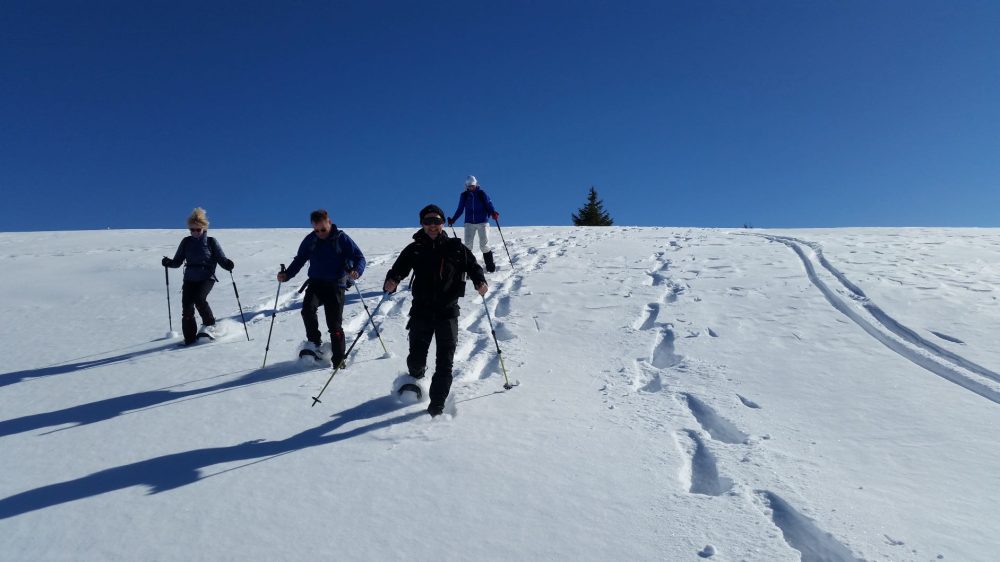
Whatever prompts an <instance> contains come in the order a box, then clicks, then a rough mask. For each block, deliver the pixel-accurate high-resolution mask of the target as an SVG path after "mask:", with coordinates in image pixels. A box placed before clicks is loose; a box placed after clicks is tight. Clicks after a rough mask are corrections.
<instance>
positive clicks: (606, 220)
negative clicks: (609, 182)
mask: <svg viewBox="0 0 1000 562" xmlns="http://www.w3.org/2000/svg"><path fill="white" fill-rule="evenodd" d="M573 224H574V225H576V226H611V225H613V224H615V221H613V220H611V215H609V214H608V213H607V211H605V210H604V202H603V201H601V200H600V199H598V198H597V190H596V189H594V186H590V195H588V196H587V204H586V205H584V206H583V207H580V210H579V211H578V212H576V213H573Z"/></svg>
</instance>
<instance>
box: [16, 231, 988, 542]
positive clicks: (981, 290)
mask: <svg viewBox="0 0 1000 562" xmlns="http://www.w3.org/2000/svg"><path fill="white" fill-rule="evenodd" d="M412 232H413V231H412V230H407V229H357V230H353V231H350V232H349V233H350V234H351V236H352V237H353V238H354V239H355V240H356V241H357V242H358V244H359V245H360V246H361V247H362V249H363V250H364V251H365V253H366V255H367V256H368V258H369V261H370V265H369V269H368V272H367V274H366V275H365V276H364V277H363V278H362V279H361V285H360V287H361V290H362V292H363V294H364V297H365V298H366V300H367V303H368V306H369V308H370V309H374V307H375V306H376V304H377V303H378V302H379V300H380V298H381V293H380V287H381V280H382V278H383V277H384V275H385V271H386V270H387V269H388V267H389V265H390V264H391V263H392V260H393V259H394V258H395V255H396V254H397V252H398V251H399V250H400V249H402V247H403V246H404V245H405V244H406V243H407V242H408V241H409V239H410V234H412ZM305 233H306V232H305V231H303V230H213V235H214V236H216V237H217V238H218V239H219V241H220V242H221V243H222V245H223V247H224V249H225V251H226V253H227V254H228V255H229V256H230V257H232V258H233V259H234V260H235V261H236V264H237V267H236V270H235V272H234V273H235V277H234V280H235V282H236V284H237V286H238V289H239V295H240V299H241V301H242V304H243V308H244V310H245V314H244V316H245V318H246V320H247V326H248V331H249V334H250V337H251V338H252V341H247V338H246V335H245V334H244V330H243V326H242V324H241V323H240V314H239V309H238V308H237V304H236V297H235V295H234V291H233V286H232V285H233V282H232V281H231V280H230V278H229V276H228V275H227V274H225V272H222V271H220V274H222V275H224V276H220V283H219V284H218V285H216V287H215V290H214V291H213V292H212V294H211V296H210V299H209V300H210V302H211V304H212V306H213V308H214V309H215V311H216V314H217V315H218V316H219V317H220V318H224V320H223V323H224V324H225V326H226V327H227V335H226V336H225V337H224V338H222V339H221V340H220V341H217V342H215V343H212V344H207V345H200V346H197V347H193V348H178V347H177V346H176V345H175V344H176V340H170V339H165V338H164V334H165V333H166V332H167V331H168V319H167V298H166V297H167V289H166V285H165V279H164V274H163V269H162V268H161V267H160V266H159V259H160V256H162V255H165V254H172V252H173V250H174V248H176V244H177V243H178V242H179V240H180V237H181V236H183V234H184V233H183V232H179V231H100V232H59V233H18V234H0V265H2V270H3V271H4V273H5V275H4V276H3V277H0V295H3V296H2V300H0V303H2V304H0V318H2V320H3V322H2V323H0V336H2V342H3V361H4V365H3V367H0V559H2V560H230V559H232V560H236V559H239V560H316V559H343V560H356V559H359V560H397V559H407V560H441V559H445V560H525V559H527V560H633V559H634V560H699V559H702V558H709V559H711V560H727V561H735V560H762V561H781V560H798V559H800V558H801V559H802V560H853V559H859V558H860V559H866V560H921V561H923V560H937V559H943V560H963V561H967V560H994V559H996V557H997V553H998V552H1000V546H998V543H997V539H996V537H997V536H1000V517H997V515H998V513H1000V511H998V509H1000V508H998V507H997V506H998V505H1000V447H998V445H1000V442H998V441H1000V439H998V437H997V432H996V428H997V427H1000V375H998V373H1000V350H998V349H997V346H996V345H994V341H995V339H996V334H997V333H998V332H1000V303H998V301H997V295H998V291H997V286H998V282H1000V269H998V267H1000V266H998V264H1000V232H997V231H996V230H948V229H903V230H899V229H896V230H882V229H842V230H817V231H806V230H801V231H756V230H755V231H723V230H698V229H675V228H591V229H577V228H554V227H545V228H509V229H505V230H504V235H505V236H506V239H507V243H508V245H509V250H510V254H511V256H512V257H513V264H511V263H510V262H509V261H508V260H507V254H506V252H505V251H504V249H503V247H502V246H501V244H500V240H499V237H495V238H496V240H495V242H496V249H497V256H498V260H497V261H498V263H499V264H500V267H501V269H500V271H498V272H497V273H494V274H491V275H489V278H490V282H491V290H490V292H489V293H488V295H487V298H486V299H485V306H486V307H488V310H489V312H490V315H491V317H492V320H493V323H494V327H495V330H496V334H497V337H498V340H499V345H500V347H501V349H502V351H503V357H504V364H505V366H506V369H507V372H508V374H509V377H510V379H511V380H518V381H520V383H521V384H520V386H517V387H515V388H514V389H512V390H509V391H504V388H503V383H504V377H503V374H502V373H501V366H500V362H499V361H498V358H497V354H496V347H495V344H494V341H493V339H492V337H491V335H490V325H489V319H488V318H487V315H486V313H485V312H486V311H485V310H484V304H483V302H484V301H483V300H481V299H479V298H478V297H477V298H473V297H472V295H473V294H474V293H473V292H472V291H471V290H470V291H469V295H470V296H468V297H467V298H466V299H465V300H464V301H463V303H462V306H463V311H462V318H461V319H460V321H459V327H460V339H459V347H458V352H457V355H456V382H455V386H454V391H453V396H454V399H453V401H452V403H451V404H450V405H449V407H448V410H447V411H448V412H449V414H448V415H446V416H443V417H441V418H437V419H434V420H431V419H430V417H429V416H427V414H426V413H424V411H423V407H424V406H423V405H402V404H399V403H397V401H396V400H395V399H394V398H392V397H391V396H390V389H391V386H392V383H393V381H394V379H395V378H396V376H397V375H398V374H400V373H401V372H402V371H403V370H404V368H405V362H404V361H405V357H406V349H407V340H406V332H405V329H404V326H405V323H406V314H407V311H408V309H409V294H408V293H407V292H406V291H405V290H403V291H400V292H399V293H397V294H396V295H395V296H393V297H392V298H391V299H390V300H388V301H387V302H386V303H384V304H383V305H382V307H381V308H380V309H379V311H378V314H377V315H376V321H377V322H380V323H381V328H382V337H383V340H384V342H385V345H386V346H387V348H388V349H389V351H390V355H391V356H390V357H385V356H384V352H383V350H382V347H381V345H380V344H379V341H378V340H377V339H375V337H374V335H373V334H372V333H371V331H370V330H368V331H365V332H363V334H362V335H361V340H360V341H359V343H358V346H357V347H356V348H355V354H354V355H353V356H352V358H351V362H350V366H349V368H348V369H347V370H345V371H343V372H341V373H340V374H338V375H337V376H336V378H334V380H333V381H332V382H331V384H330V386H329V388H327V390H326V392H325V394H324V395H323V402H322V403H321V404H319V405H317V406H316V407H310V404H311V403H312V400H311V399H310V397H311V396H314V395H315V394H316V393H317V392H318V391H319V389H320V388H322V386H323V384H324V383H325V382H326V380H327V378H328V377H329V370H327V369H313V370H309V369H307V368H306V367H304V366H302V365H301V364H299V363H298V362H297V361H296V360H295V355H296V349H297V346H298V345H299V343H300V342H301V340H302V338H303V333H304V332H303V328H302V323H301V319H300V317H299V310H300V308H301V295H299V294H298V293H296V289H297V288H298V286H299V283H301V281H303V280H304V278H303V277H300V278H296V279H294V280H293V281H292V282H290V283H287V284H285V285H283V286H282V287H281V290H280V294H279V296H278V299H277V316H276V317H275V318H274V326H273V336H272V340H271V344H270V350H269V352H268V361H267V363H268V364H267V366H266V367H263V368H262V366H261V365H262V362H263V359H264V348H265V344H266V341H267V335H268V330H269V328H270V327H271V322H272V314H271V312H272V308H273V307H274V306H275V293H276V292H277V290H278V286H277V283H276V281H275V280H274V273H275V272H276V271H277V267H278V264H279V263H282V262H284V263H287V262H288V261H289V260H290V258H291V256H292V254H293V253H294V250H295V248H296V247H297V245H298V242H299V240H300V239H301V237H302V236H303V235H304V234H305ZM511 265H513V267H511ZM170 273H171V277H172V278H171V280H170V291H171V305H172V310H171V313H172V315H173V316H172V318H173V326H174V329H175V330H178V329H179V322H180V318H179V307H180V285H181V281H180V277H179V275H178V271H177V270H172V271H171V272H170ZM366 321H367V317H366V316H365V312H364V309H363V308H362V307H361V304H360V303H359V301H358V294H357V293H351V294H349V295H348V304H347V306H346V309H345V327H346V332H347V333H348V340H349V341H350V340H352V339H353V337H354V336H355V335H356V334H358V333H359V332H360V331H361V330H362V329H364V325H365V322H366ZM432 355H433V354H432Z"/></svg>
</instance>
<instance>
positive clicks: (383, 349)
mask: <svg viewBox="0 0 1000 562" xmlns="http://www.w3.org/2000/svg"><path fill="white" fill-rule="evenodd" d="M354 289H355V290H356V291H357V292H358V298H359V299H361V305H362V306H364V307H365V313H367V314H368V321H369V322H371V323H372V329H373V330H375V335H376V336H378V342H379V343H380V344H382V351H384V352H385V354H386V355H388V354H389V350H388V349H386V348H385V342H384V341H382V334H380V333H379V332H378V326H376V325H375V319H374V318H372V313H371V312H368V303H366V302H365V297H364V296H362V294H361V289H359V288H358V282H357V281H355V282H354Z"/></svg>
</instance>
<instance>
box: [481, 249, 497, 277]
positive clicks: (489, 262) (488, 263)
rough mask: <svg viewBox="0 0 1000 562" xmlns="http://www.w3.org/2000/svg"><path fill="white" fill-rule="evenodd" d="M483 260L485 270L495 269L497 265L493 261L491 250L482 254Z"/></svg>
mask: <svg viewBox="0 0 1000 562" xmlns="http://www.w3.org/2000/svg"><path fill="white" fill-rule="evenodd" d="M483 261H484V262H486V272H487V273H493V272H494V271H496V270H497V265H496V264H495V263H493V252H486V253H484V254H483Z"/></svg>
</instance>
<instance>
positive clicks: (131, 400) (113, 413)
mask: <svg viewBox="0 0 1000 562" xmlns="http://www.w3.org/2000/svg"><path fill="white" fill-rule="evenodd" d="M314 368H315V367H312V368H308V367H307V368H305V369H304V368H303V367H302V366H300V365H299V364H298V363H297V362H285V363H277V364H275V365H271V366H269V367H266V368H263V369H256V370H254V371H251V372H249V373H247V374H245V375H243V376H241V377H239V378H235V379H232V380H229V381H225V382H221V383H219V384H215V385H212V386H206V387H201V388H192V389H189V390H165V389H159V390H148V391H144V392H136V393H133V394H126V395H124V396H115V397H114V398H106V399H104V400H98V401H96V402H89V403H87V404H80V405H78V406H71V407H69V408H64V409H62V410H53V411H51V412H43V413H39V414H31V415H27V416H21V417H19V418H11V419H9V420H0V437H4V436H7V435H14V434H17V433H23V432H25V431H31V430H35V429H42V428H45V427H56V426H60V425H65V424H70V423H71V424H74V425H73V426H71V427H76V426H80V425H86V424H91V423H97V422H101V421H106V420H110V419H112V418H114V417H117V416H120V415H123V414H125V413H128V412H134V411H138V410H143V409H146V408H153V407H156V406H159V405H161V404H165V403H168V402H178V401H183V400H191V399H192V398H195V397H199V396H209V395H212V394H217V393H219V392H225V391H227V390H233V389H236V388H241V387H245V386H250V385H254V384H259V383H263V382H268V381H273V380H278V379H282V378H285V377H289V376H294V375H298V374H301V373H303V372H308V371H309V370H312V369H314ZM237 372H239V371H237ZM229 374H233V373H229ZM219 376H223V375H219ZM54 431H57V430H54Z"/></svg>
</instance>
